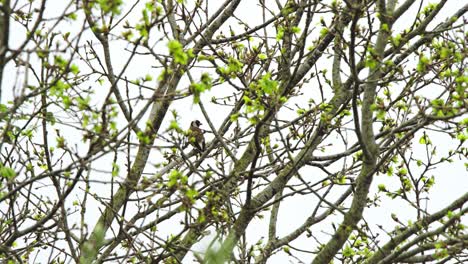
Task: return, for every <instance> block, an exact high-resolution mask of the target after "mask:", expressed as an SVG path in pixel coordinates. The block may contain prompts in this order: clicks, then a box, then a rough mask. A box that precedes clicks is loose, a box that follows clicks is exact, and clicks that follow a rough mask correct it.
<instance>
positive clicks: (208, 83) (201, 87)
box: [190, 73, 213, 104]
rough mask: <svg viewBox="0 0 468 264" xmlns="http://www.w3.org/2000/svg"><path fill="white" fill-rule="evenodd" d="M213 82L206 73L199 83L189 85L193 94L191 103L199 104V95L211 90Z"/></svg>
mask: <svg viewBox="0 0 468 264" xmlns="http://www.w3.org/2000/svg"><path fill="white" fill-rule="evenodd" d="M212 86H213V81H212V79H211V77H210V75H209V74H208V73H203V74H202V76H201V78H200V82H198V83H192V84H191V85H190V91H191V92H192V94H193V102H194V103H195V104H198V103H199V102H200V95H201V94H202V93H203V92H205V91H208V90H210V89H211V87H212Z"/></svg>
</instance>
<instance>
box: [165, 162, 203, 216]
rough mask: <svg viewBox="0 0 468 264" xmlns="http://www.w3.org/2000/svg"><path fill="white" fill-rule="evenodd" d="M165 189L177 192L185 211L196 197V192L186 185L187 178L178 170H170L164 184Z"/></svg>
mask: <svg viewBox="0 0 468 264" xmlns="http://www.w3.org/2000/svg"><path fill="white" fill-rule="evenodd" d="M166 186H167V188H169V189H175V190H178V191H179V192H180V193H181V195H182V199H183V201H184V203H183V204H184V206H185V209H188V208H189V207H190V206H191V205H193V204H194V203H195V201H196V198H197V196H198V191H197V190H196V189H195V188H194V187H193V186H190V184H188V177H187V176H186V175H183V174H182V172H180V171H179V170H176V169H174V170H172V171H171V173H170V174H169V178H168V181H167V183H166Z"/></svg>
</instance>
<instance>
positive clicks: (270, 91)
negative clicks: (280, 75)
mask: <svg viewBox="0 0 468 264" xmlns="http://www.w3.org/2000/svg"><path fill="white" fill-rule="evenodd" d="M278 91H279V85H278V81H276V80H273V79H272V78H271V73H266V74H265V75H263V76H262V77H261V78H260V79H259V80H258V81H253V82H251V83H250V86H249V90H248V91H246V92H245V94H244V96H243V97H242V100H244V103H245V106H246V107H245V114H246V115H247V116H250V117H249V120H250V122H251V123H252V124H256V123H257V121H258V120H259V118H261V117H262V115H263V112H264V111H265V109H267V108H269V107H272V106H274V105H275V104H276V103H277V102H278V101H281V100H283V101H285V100H286V99H285V98H279V99H278V97H279V94H278ZM237 117H238V116H235V117H232V116H231V120H232V119H233V118H235V119H237Z"/></svg>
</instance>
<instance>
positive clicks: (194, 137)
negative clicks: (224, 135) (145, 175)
mask: <svg viewBox="0 0 468 264" xmlns="http://www.w3.org/2000/svg"><path fill="white" fill-rule="evenodd" d="M201 125H202V123H201V122H200V121H198V120H194V121H192V122H191V123H190V129H189V131H188V143H189V144H190V145H192V146H193V147H194V148H195V149H196V150H198V151H199V152H203V151H205V137H204V136H203V133H204V131H203V130H202V129H201V128H200V126H201Z"/></svg>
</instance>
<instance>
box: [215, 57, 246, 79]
mask: <svg viewBox="0 0 468 264" xmlns="http://www.w3.org/2000/svg"><path fill="white" fill-rule="evenodd" d="M243 67H244V64H243V63H242V62H240V61H239V60H238V59H236V58H234V57H232V56H230V57H229V58H228V63H227V65H226V67H218V69H217V70H218V72H219V73H220V74H221V76H222V77H223V78H231V79H235V78H237V75H238V74H240V73H242V68H243Z"/></svg>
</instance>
